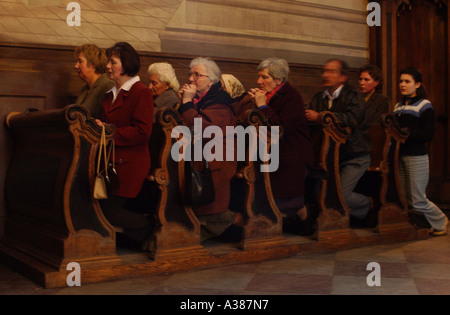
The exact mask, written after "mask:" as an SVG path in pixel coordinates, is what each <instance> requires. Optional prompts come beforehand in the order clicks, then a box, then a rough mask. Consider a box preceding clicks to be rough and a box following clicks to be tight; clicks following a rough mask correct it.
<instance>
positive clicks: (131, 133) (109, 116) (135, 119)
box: [102, 82, 153, 198]
mask: <svg viewBox="0 0 450 315" xmlns="http://www.w3.org/2000/svg"><path fill="white" fill-rule="evenodd" d="M112 99H113V93H112V92H110V93H107V94H106V97H105V100H104V102H103V104H102V106H103V109H104V113H103V121H104V122H106V123H109V124H113V125H114V126H116V128H117V129H116V135H115V138H114V139H115V143H116V157H115V158H116V159H115V161H116V170H117V175H118V177H119V183H120V187H119V188H118V190H116V191H113V193H114V194H115V195H117V196H121V197H126V198H135V197H136V196H137V195H138V193H139V191H140V190H141V187H142V184H143V182H144V180H145V178H146V177H147V176H148V173H149V171H150V152H149V149H148V142H149V139H150V135H151V132H152V126H153V98H152V95H151V92H150V90H149V89H148V88H147V87H146V86H145V85H144V84H143V83H141V82H137V83H135V84H134V85H133V86H132V87H131V89H130V90H129V91H124V90H121V91H120V92H119V94H118V95H117V98H116V101H115V102H114V103H113V104H112Z"/></svg>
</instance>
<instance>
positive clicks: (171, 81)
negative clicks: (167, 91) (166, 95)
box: [148, 62, 180, 92]
mask: <svg viewBox="0 0 450 315" xmlns="http://www.w3.org/2000/svg"><path fill="white" fill-rule="evenodd" d="M148 74H149V75H152V74H158V75H159V80H160V81H161V82H164V83H166V84H167V85H169V86H170V88H171V89H172V90H174V91H175V92H178V90H179V89H180V83H179V82H178V79H177V76H176V74H175V70H174V69H173V67H172V66H171V65H170V64H169V63H167V62H156V63H152V64H151V65H150V66H149V67H148Z"/></svg>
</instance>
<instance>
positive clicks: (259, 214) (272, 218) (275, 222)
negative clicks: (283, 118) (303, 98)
mask: <svg viewBox="0 0 450 315" xmlns="http://www.w3.org/2000/svg"><path fill="white" fill-rule="evenodd" d="M242 116H243V117H245V119H244V120H242V121H239V122H238V123H239V125H240V126H242V127H244V128H247V127H249V126H250V127H255V128H256V131H257V136H258V138H259V137H260V127H266V128H267V145H268V148H270V145H271V136H272V134H271V132H270V131H271V126H272V125H271V124H270V122H269V121H268V119H267V118H266V117H265V115H264V114H263V113H262V112H261V111H259V110H257V109H248V110H246V111H245V113H244V114H243V115H242ZM281 133H282V131H280V135H279V137H280V138H281V136H282V134H281ZM248 150H249V146H248V143H247V151H248ZM248 155H249V154H247V159H246V161H245V162H244V163H242V164H241V165H240V166H239V167H238V168H239V169H238V173H237V176H236V177H237V178H238V179H242V181H241V183H236V182H235V183H234V185H236V184H237V185H239V186H238V187H244V191H245V197H244V198H243V199H244V200H243V201H241V206H242V208H241V209H243V212H244V215H245V218H246V224H245V227H244V237H243V240H242V242H241V246H242V248H243V249H245V250H249V249H258V248H263V247H266V248H267V247H273V246H282V245H286V244H287V243H288V242H287V240H286V238H285V237H284V236H283V226H282V224H283V222H282V216H281V213H280V211H279V210H278V208H277V206H276V204H275V200H274V198H273V195H272V189H271V185H270V173H268V172H261V168H260V166H261V165H268V164H269V161H265V162H263V161H260V160H257V161H252V160H251V159H249V158H248V157H249V156H248ZM238 190H239V189H238ZM235 191H236V189H235ZM232 197H233V196H232Z"/></svg>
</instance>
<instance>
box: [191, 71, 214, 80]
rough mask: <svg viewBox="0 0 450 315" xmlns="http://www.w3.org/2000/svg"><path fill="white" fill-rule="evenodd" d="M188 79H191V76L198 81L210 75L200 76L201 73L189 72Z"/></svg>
mask: <svg viewBox="0 0 450 315" xmlns="http://www.w3.org/2000/svg"><path fill="white" fill-rule="evenodd" d="M187 75H188V78H190V77H191V76H193V77H194V79H198V78H200V77H209V75H206V74H200V73H198V72H188V74H187Z"/></svg>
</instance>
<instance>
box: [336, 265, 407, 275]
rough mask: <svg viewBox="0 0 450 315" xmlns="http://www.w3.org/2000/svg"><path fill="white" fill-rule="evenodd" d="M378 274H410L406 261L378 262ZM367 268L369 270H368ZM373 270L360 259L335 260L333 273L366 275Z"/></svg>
mask: <svg viewBox="0 0 450 315" xmlns="http://www.w3.org/2000/svg"><path fill="white" fill-rule="evenodd" d="M379 265H380V274H381V276H382V277H388V278H409V277H410V276H411V274H410V271H409V269H408V265H407V264H406V263H395V262H380V263H379ZM368 269H369V270H368ZM372 271H373V269H372V268H370V267H369V268H368V264H367V263H365V262H361V261H337V262H336V264H335V269H334V273H333V274H334V275H339V276H359V277H367V276H368V275H369V274H370V273H371V272H372Z"/></svg>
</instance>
